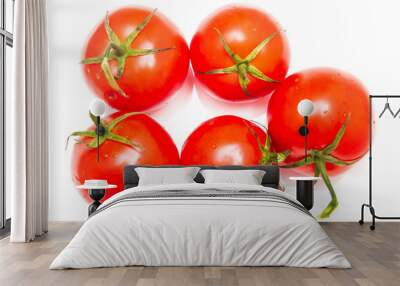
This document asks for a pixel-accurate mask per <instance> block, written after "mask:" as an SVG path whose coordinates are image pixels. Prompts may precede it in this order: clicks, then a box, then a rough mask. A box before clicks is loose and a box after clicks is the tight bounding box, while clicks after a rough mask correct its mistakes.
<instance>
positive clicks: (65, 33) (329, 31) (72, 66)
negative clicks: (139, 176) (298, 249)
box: [48, 0, 400, 221]
mask: <svg viewBox="0 0 400 286" xmlns="http://www.w3.org/2000/svg"><path fill="white" fill-rule="evenodd" d="M236 2H240V1H236ZM241 2H243V3H248V4H254V5H256V6H259V7H261V8H263V9H265V10H267V11H268V12H269V13H270V14H272V15H273V16H274V17H275V18H276V19H277V20H278V21H279V22H280V23H281V25H282V26H283V27H284V28H285V29H286V31H287V36H288V38H289V43H290V48H291V55H292V58H291V63H290V71H289V74H290V73H293V72H295V71H298V70H301V69H304V68H307V67H313V66H332V67H337V68H340V69H343V70H346V71H349V72H351V73H353V74H354V75H356V76H357V77H358V78H360V80H361V81H363V82H364V84H365V85H366V86H367V88H368V89H369V91H370V92H371V93H392V94H393V93H398V94H400V78H399V67H400V34H399V31H398V29H399V27H400V17H399V16H398V11H399V10H400V2H399V1H395V0H392V1H389V0H386V1H376V0H357V1H356V0H352V1H350V0H348V1H344V0H329V1H328V0H325V1H321V0H303V1H293V0H254V1H241ZM230 3H232V1H230V0H199V1H186V0H169V1H161V0H135V1H131V0H113V1H107V0H85V1H82V0H49V1H48V9H49V11H48V15H49V36H50V101H49V109H50V111H49V112H50V115H49V117H50V118H49V119H50V126H49V127H50V141H49V142H50V143H49V144H50V202H49V204H50V205H49V207H50V220H83V219H84V218H85V217H86V214H87V204H86V203H85V201H83V199H81V198H80V196H79V194H78V193H77V191H75V189H74V185H73V183H72V180H71V177H70V169H69V168H70V151H71V148H70V149H69V150H67V151H65V149H64V147H65V140H66V138H67V136H68V135H69V134H70V133H71V132H72V131H75V130H80V129H84V128H86V127H87V126H88V125H89V120H88V118H87V106H88V104H89V102H90V100H91V99H92V98H93V97H94V95H93V93H92V91H91V90H89V88H88V86H87V85H86V83H85V81H84V78H83V74H82V71H81V67H80V65H79V60H80V57H81V53H82V49H83V46H84V43H85V41H86V39H87V37H88V36H89V34H90V31H91V30H92V29H93V28H94V27H95V25H97V23H98V22H99V21H100V20H101V19H102V18H103V17H104V14H105V11H107V10H113V9H116V8H119V7H121V6H126V5H132V4H133V5H144V6H148V7H156V8H159V11H161V12H162V13H164V14H166V15H167V16H168V18H169V19H171V20H172V21H173V22H174V23H175V24H176V25H177V26H178V27H179V28H180V29H181V31H182V33H183V35H184V36H185V38H186V39H187V41H188V42H189V41H190V39H191V36H192V35H193V34H194V32H195V30H196V28H197V26H198V24H199V23H200V21H201V20H202V19H204V18H205V17H206V16H207V15H208V14H209V13H210V12H212V11H213V10H214V9H216V8H218V7H220V6H222V5H225V4H230ZM185 92H186V93H187V92H188V91H187V90H186V91H181V92H180V94H178V95H177V98H175V99H174V100H182V99H183V96H182V95H183V94H184V93H185ZM201 100H206V99H204V98H202V99H199V98H198V97H197V92H196V90H194V91H193V96H192V97H191V98H189V99H188V100H184V102H183V103H182V104H181V105H180V106H181V107H180V108H181V109H180V110H179V112H174V113H172V112H171V110H169V109H168V108H167V109H166V110H162V111H159V112H156V113H154V114H152V116H153V117H154V118H156V120H158V121H159V122H160V123H161V124H162V125H163V126H164V127H165V128H166V129H167V131H168V132H169V133H170V134H171V136H172V137H173V138H174V140H175V143H176V144H177V146H178V148H180V147H181V145H182V143H183V141H184V139H185V138H186V136H187V135H188V134H189V133H190V132H191V131H192V130H193V129H194V127H195V126H197V125H198V124H199V123H200V122H202V121H204V120H206V119H208V118H210V117H213V116H216V115H219V114H223V113H227V112H226V111H224V112H223V111H221V110H219V109H218V107H216V108H215V109H213V110H210V108H205V107H204V105H202V104H201V103H200V102H199V101H201ZM382 104H383V102H380V101H377V104H376V109H377V110H380V108H381V107H382V106H383V105H382ZM397 107H400V101H398V102H397ZM193 110H196V113H195V115H193V114H194V113H193ZM262 112H264V110H261V109H260V110H256V111H250V110H246V109H244V110H241V111H239V110H237V109H232V112H229V113H232V114H237V115H240V116H243V117H246V118H251V119H257V120H258V121H260V122H264V121H265V119H264V118H265V114H262ZM183 119H184V120H183ZM182 122H185V123H184V124H182ZM177 126H179V128H177ZM399 127H400V119H397V120H389V119H381V120H379V121H378V122H377V127H376V141H375V145H374V146H375V149H376V152H375V154H374V156H375V157H379V160H377V161H376V164H375V165H374V166H375V170H376V175H374V179H375V182H376V184H375V187H376V188H375V192H374V193H375V197H374V199H375V200H376V201H375V202H376V205H377V207H378V212H379V214H380V215H395V214H396V211H397V215H399V214H400V209H399V207H398V206H399V203H400V189H398V188H396V187H395V186H400V176H398V174H397V173H398V172H397V170H398V161H397V160H400V151H399V150H398V149H399V148H398V144H399V143H398V140H399V139H400V136H398V135H397V130H399V129H400V128H399ZM396 175H397V178H396ZM333 182H334V186H335V189H336V191H337V194H338V196H339V200H340V207H339V209H338V210H337V211H336V212H334V213H333V215H332V216H331V218H330V220H345V221H346V220H358V219H359V212H360V209H359V207H360V204H361V203H362V202H364V201H366V200H367V198H368V160H367V157H364V158H363V160H361V161H360V162H358V163H357V165H356V166H354V167H353V168H352V169H351V170H350V171H348V172H346V173H345V174H343V175H342V176H340V177H336V178H334V179H333ZM285 185H286V187H287V189H288V191H289V192H292V193H293V192H294V183H293V182H291V181H286V180H285ZM328 202H329V195H328V192H327V191H326V189H325V188H324V186H323V184H322V183H319V186H318V187H317V190H316V205H315V207H314V209H313V213H314V214H318V213H319V212H320V211H321V210H322V209H323V208H324V207H325V205H326V204H327V203H328Z"/></svg>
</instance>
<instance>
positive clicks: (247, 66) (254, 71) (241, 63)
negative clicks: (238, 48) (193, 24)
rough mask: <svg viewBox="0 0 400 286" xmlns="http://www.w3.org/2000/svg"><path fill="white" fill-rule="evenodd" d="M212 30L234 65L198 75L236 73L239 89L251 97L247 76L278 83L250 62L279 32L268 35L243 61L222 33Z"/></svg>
mask: <svg viewBox="0 0 400 286" xmlns="http://www.w3.org/2000/svg"><path fill="white" fill-rule="evenodd" d="M214 30H215V31H216V32H217V34H218V36H219V39H220V41H221V43H222V45H223V47H224V50H225V52H226V53H227V54H228V56H229V57H230V58H231V60H232V61H233V63H234V64H233V65H232V66H229V67H225V68H218V69H213V70H209V71H206V72H201V71H200V72H199V71H198V73H201V74H208V75H214V74H230V73H236V74H237V75H238V80H239V84H240V87H241V88H242V90H243V92H244V94H245V95H246V96H251V94H250V92H249V90H248V85H249V83H250V79H249V77H248V75H249V74H250V75H252V76H253V77H255V78H257V79H259V80H262V81H265V82H269V83H277V82H279V81H277V80H274V79H272V78H270V77H268V76H267V75H265V74H264V73H263V72H262V71H261V70H259V69H258V68H257V67H255V66H254V65H252V64H251V62H252V61H253V60H254V59H255V58H256V57H257V55H258V54H259V53H260V52H261V50H262V49H263V48H264V47H265V46H266V45H267V44H268V43H269V42H270V41H271V40H272V39H273V38H274V37H275V36H276V35H277V34H278V33H279V31H276V32H274V33H272V34H271V35H269V36H268V37H266V38H265V39H264V40H263V41H262V42H261V43H259V44H258V45H257V46H256V47H255V48H254V49H253V50H252V51H251V52H250V53H249V54H248V55H247V56H246V57H245V58H244V59H242V58H241V57H240V56H239V55H238V54H236V53H235V52H234V51H233V50H232V49H231V47H230V46H229V45H228V43H227V42H226V40H225V38H224V36H223V35H222V33H221V32H220V31H219V30H218V29H217V28H214Z"/></svg>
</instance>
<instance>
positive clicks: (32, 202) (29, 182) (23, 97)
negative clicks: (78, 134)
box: [6, 0, 48, 242]
mask: <svg viewBox="0 0 400 286" xmlns="http://www.w3.org/2000/svg"><path fill="white" fill-rule="evenodd" d="M14 19H15V20H14V48H13V53H14V54H13V60H14V70H13V83H12V90H13V91H12V93H11V96H10V97H8V98H6V100H9V104H8V106H9V107H10V108H9V109H8V110H7V112H6V121H7V122H8V123H7V127H8V129H7V131H6V136H9V140H7V142H9V144H7V145H6V150H7V153H8V156H7V158H8V161H7V158H6V166H7V169H8V171H7V173H6V176H7V174H8V176H7V177H6V180H7V179H8V180H9V184H8V185H9V186H10V191H11V237H10V241H12V242H27V241H31V240H33V239H35V237H36V236H40V235H42V234H43V233H45V232H47V223H48V220H47V218H48V181H47V180H48V176H47V174H48V162H47V161H48V159H47V156H48V154H47V152H48V136H47V93H48V87H47V84H48V83H47V77H48V49H47V27H46V25H47V15H46V0H18V1H15V18H14ZM7 127H6V128H7Z"/></svg>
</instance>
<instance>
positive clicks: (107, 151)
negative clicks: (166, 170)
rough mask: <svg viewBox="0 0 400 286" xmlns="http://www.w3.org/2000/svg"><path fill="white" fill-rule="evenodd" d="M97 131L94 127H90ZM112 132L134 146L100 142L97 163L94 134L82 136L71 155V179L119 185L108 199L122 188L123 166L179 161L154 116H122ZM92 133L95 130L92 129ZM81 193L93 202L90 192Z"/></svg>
mask: <svg viewBox="0 0 400 286" xmlns="http://www.w3.org/2000/svg"><path fill="white" fill-rule="evenodd" d="M121 115H123V113H120V112H118V113H114V114H112V115H110V116H109V117H107V118H106V119H105V120H104V121H103V123H105V124H106V125H107V124H109V123H110V122H111V121H112V120H113V119H116V118H118V117H119V116H121ZM88 130H89V131H90V130H94V127H93V126H92V127H90V128H89V129H88ZM110 131H111V132H112V133H113V134H116V135H120V136H122V137H124V138H125V139H128V140H129V141H130V142H132V144H135V146H133V147H132V146H128V145H126V144H123V143H120V142H116V141H112V140H110V139H106V140H105V142H104V143H102V144H101V145H100V160H99V162H97V149H96V145H94V146H92V147H88V146H87V144H89V143H90V142H92V141H93V140H94V138H93V137H87V136H83V137H79V140H80V141H79V142H78V143H76V144H75V145H74V150H73V154H72V165H71V170H72V178H73V181H74V182H75V184H76V185H81V184H83V183H84V181H85V180H88V179H106V180H107V181H108V183H109V184H116V185H118V188H116V189H110V190H108V191H107V192H106V196H105V199H107V198H109V197H111V196H112V195H114V194H116V193H118V192H120V191H122V190H123V168H124V166H126V165H131V164H141V165H147V164H148V165H169V164H177V163H178V162H179V153H178V150H177V148H176V146H175V144H174V142H173V140H172V138H171V137H170V136H169V134H168V133H167V132H166V131H165V129H164V128H163V127H162V126H161V125H159V124H158V123H157V122H156V121H155V120H153V119H152V118H151V117H149V116H147V115H144V114H137V115H131V116H128V117H127V118H125V119H123V120H122V121H121V122H119V123H118V124H117V125H115V127H114V128H112V130H110ZM92 132H93V131H92ZM82 196H83V197H84V198H85V199H86V200H88V201H91V199H90V198H89V197H88V194H87V191H86V190H83V191H82Z"/></svg>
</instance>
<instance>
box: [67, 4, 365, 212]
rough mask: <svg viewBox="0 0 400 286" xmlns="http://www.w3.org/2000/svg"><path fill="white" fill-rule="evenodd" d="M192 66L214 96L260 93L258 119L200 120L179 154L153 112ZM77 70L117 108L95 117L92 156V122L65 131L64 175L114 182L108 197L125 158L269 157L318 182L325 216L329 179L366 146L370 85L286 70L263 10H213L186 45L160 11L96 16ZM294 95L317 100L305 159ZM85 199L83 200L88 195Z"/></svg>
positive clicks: (251, 160) (156, 161)
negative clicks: (68, 135) (68, 153)
mask: <svg viewBox="0 0 400 286" xmlns="http://www.w3.org/2000/svg"><path fill="white" fill-rule="evenodd" d="M99 20H100V19H99ZM305 37H307V36H306V35H305ZM189 63H191V65H192V69H193V73H194V75H195V77H196V78H197V79H198V81H196V84H198V85H199V86H198V88H201V89H204V90H206V91H207V94H209V95H210V96H212V97H214V98H217V99H218V100H220V101H221V102H223V103H226V104H228V103H229V104H231V103H232V102H236V103H237V104H241V103H243V102H249V101H254V100H255V99H257V98H262V97H269V102H268V104H267V106H265V110H266V114H265V126H264V125H260V124H257V123H255V122H252V121H249V120H246V119H243V118H240V117H238V116H234V115H230V114H226V115H223V116H218V117H215V118H210V119H209V120H207V121H205V122H199V126H198V127H197V128H196V129H195V130H193V132H192V133H191V134H190V135H189V136H188V137H187V139H186V141H185V143H184V145H183V147H182V150H181V151H180V152H179V151H178V149H177V147H176V146H175V144H174V141H173V138H171V136H170V135H169V134H168V133H167V131H166V130H165V129H164V128H163V127H162V126H161V125H160V124H159V123H158V122H156V121H155V120H154V119H152V118H151V111H152V110H153V109H154V108H156V107H157V106H160V103H162V102H164V101H166V100H168V98H169V97H171V96H172V95H173V94H174V93H175V92H176V91H177V90H178V89H179V88H180V87H181V86H182V84H183V82H184V80H185V78H186V76H187V74H188V71H189V69H190V68H189ZM81 65H82V70H83V78H84V79H85V80H86V82H87V84H88V85H89V86H90V87H91V89H92V90H93V93H94V95H96V96H97V97H99V98H100V99H102V100H103V101H104V102H105V103H107V104H108V105H109V106H110V107H112V108H113V109H114V110H115V112H114V113H112V114H110V115H108V116H107V117H105V118H102V120H101V126H102V128H104V132H103V134H102V135H101V136H100V141H99V146H100V150H101V155H100V156H101V157H100V161H99V162H97V151H96V148H97V144H98V143H97V140H96V132H95V127H94V125H92V126H90V127H88V128H87V130H83V131H77V132H74V133H73V134H72V136H73V137H74V138H75V139H76V142H75V144H74V146H73V152H72V163H71V168H72V178H73V181H74V182H75V184H77V185H80V184H82V183H83V182H84V180H85V179H95V178H102V179H107V180H108V182H109V183H112V184H117V185H118V188H117V189H115V191H114V190H113V191H111V192H109V193H107V195H106V197H105V199H107V198H108V197H110V196H112V195H113V194H115V193H117V192H120V191H121V190H122V189H123V181H122V169H123V167H124V166H125V165H128V164H143V165H146V164H149V165H163V164H182V165H192V164H206V165H256V164H265V165H266V164H278V165H280V166H282V167H283V168H293V169H294V170H296V171H298V172H300V173H302V174H309V175H315V176H320V177H322V179H323V181H324V183H325V185H326V188H327V190H328V191H329V193H330V195H331V201H330V202H329V204H328V205H327V207H326V208H325V209H324V210H323V212H322V213H321V214H320V217H321V218H326V217H329V215H330V214H331V213H332V212H333V211H334V210H335V209H336V207H337V206H338V203H339V202H338V198H337V197H336V194H335V190H334V187H333V186H332V184H331V180H330V177H331V176H335V175H336V174H338V173H340V172H344V171H346V169H347V168H348V167H349V166H350V165H351V164H354V163H355V162H357V160H359V159H360V158H361V157H362V156H363V155H365V153H366V152H367V151H368V120H369V118H368V92H367V90H366V89H365V88H364V87H363V85H362V84H361V83H360V82H359V81H358V80H357V79H356V78H355V77H353V76H352V75H350V74H347V73H345V72H343V71H339V70H336V69H332V68H313V69H308V70H304V71H299V72H296V73H294V74H292V75H289V76H287V71H288V66H289V46H288V40H287V39H286V36H285V32H284V31H283V30H282V28H281V27H280V26H279V24H278V23H277V22H276V20H275V19H273V18H272V17H271V16H269V15H268V14H267V13H266V12H265V11H262V10H260V9H256V8H251V7H245V6H237V5H234V6H227V7H223V8H222V9H219V10H217V11H216V12H215V13H213V14H212V15H210V16H209V17H208V18H207V19H205V20H204V21H203V23H201V25H200V26H199V28H198V30H197V31H196V33H195V34H194V35H193V38H192V40H191V43H190V49H189V47H188V45H187V43H186V41H185V39H184V38H183V37H182V36H181V35H180V33H179V30H178V28H177V27H176V26H175V25H174V24H173V23H172V22H171V21H170V20H169V19H167V18H166V17H165V16H164V15H162V13H161V12H160V11H157V10H151V9H148V8H143V7H124V8H121V9H118V10H116V11H113V12H112V13H107V14H106V15H105V18H104V19H101V22H100V23H99V25H98V26H97V28H95V30H94V32H93V33H92V34H91V35H90V36H89V38H88V40H87V43H85V48H84V52H83V56H82V61H81ZM302 99H310V100H312V102H313V104H314V106H315V109H314V112H313V113H312V114H311V115H310V117H309V131H310V132H309V136H308V147H309V152H308V153H307V157H306V158H305V154H304V137H303V136H301V135H300V134H299V127H300V126H302V125H303V118H302V117H301V116H299V114H298V113H297V105H298V103H299V102H300V101H301V100H302ZM90 118H91V119H92V121H95V118H94V116H92V115H91V116H90ZM94 123H95V122H94ZM82 196H83V197H85V198H86V199H88V197H87V192H86V191H82Z"/></svg>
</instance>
